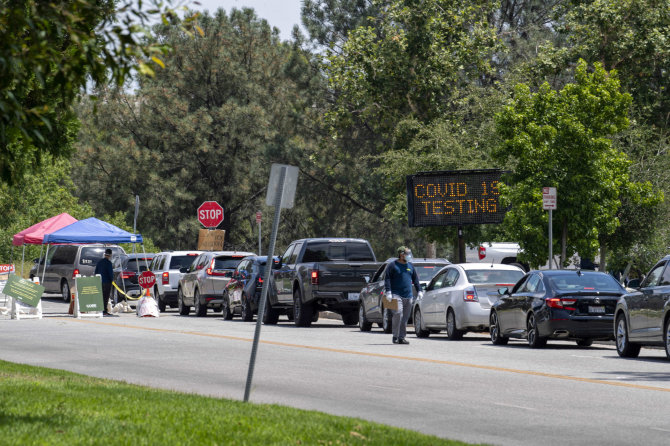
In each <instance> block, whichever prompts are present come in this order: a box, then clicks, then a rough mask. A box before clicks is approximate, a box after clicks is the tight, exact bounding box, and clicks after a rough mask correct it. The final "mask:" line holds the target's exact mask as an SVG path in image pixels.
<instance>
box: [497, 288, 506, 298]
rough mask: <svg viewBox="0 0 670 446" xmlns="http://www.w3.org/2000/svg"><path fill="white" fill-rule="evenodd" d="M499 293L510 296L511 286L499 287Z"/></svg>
mask: <svg viewBox="0 0 670 446" xmlns="http://www.w3.org/2000/svg"><path fill="white" fill-rule="evenodd" d="M498 294H499V295H501V296H505V295H507V296H509V288H507V287H505V288H498Z"/></svg>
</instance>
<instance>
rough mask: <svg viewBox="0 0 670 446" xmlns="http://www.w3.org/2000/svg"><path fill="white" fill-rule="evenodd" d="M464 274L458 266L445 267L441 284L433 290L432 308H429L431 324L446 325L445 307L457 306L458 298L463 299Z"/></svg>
mask: <svg viewBox="0 0 670 446" xmlns="http://www.w3.org/2000/svg"><path fill="white" fill-rule="evenodd" d="M464 279H465V275H464V274H461V271H460V270H459V269H458V267H453V268H449V269H447V274H446V276H445V278H444V281H443V282H442V286H441V287H440V289H439V290H437V291H436V292H435V298H434V299H433V303H432V305H433V308H431V319H432V321H431V325H439V326H444V327H446V326H447V309H448V308H449V307H458V306H459V302H458V299H459V298H460V300H461V301H463V294H462V289H461V288H462V287H461V286H460V285H459V283H462V282H463V280H464Z"/></svg>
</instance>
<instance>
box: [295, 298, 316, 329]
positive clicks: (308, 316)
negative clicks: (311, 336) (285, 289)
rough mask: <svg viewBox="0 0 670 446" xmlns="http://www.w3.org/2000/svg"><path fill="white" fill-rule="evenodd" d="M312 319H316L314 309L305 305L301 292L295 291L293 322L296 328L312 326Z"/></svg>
mask: <svg viewBox="0 0 670 446" xmlns="http://www.w3.org/2000/svg"><path fill="white" fill-rule="evenodd" d="M312 317H314V307H313V306H312V305H311V304H306V303H304V302H303V301H302V298H301V297H300V290H295V293H293V322H295V325H296V327H309V326H311V325H312Z"/></svg>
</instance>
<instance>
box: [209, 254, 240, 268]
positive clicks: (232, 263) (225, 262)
mask: <svg viewBox="0 0 670 446" xmlns="http://www.w3.org/2000/svg"><path fill="white" fill-rule="evenodd" d="M242 259H243V257H231V256H219V257H215V258H214V270H220V269H235V268H237V265H239V264H240V262H241V261H242Z"/></svg>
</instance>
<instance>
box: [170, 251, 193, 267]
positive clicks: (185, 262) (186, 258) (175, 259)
mask: <svg viewBox="0 0 670 446" xmlns="http://www.w3.org/2000/svg"><path fill="white" fill-rule="evenodd" d="M196 257H198V255H197V254H185V255H181V256H172V258H171V259H170V269H181V268H187V267H189V266H191V263H193V261H194V260H195V259H196Z"/></svg>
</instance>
